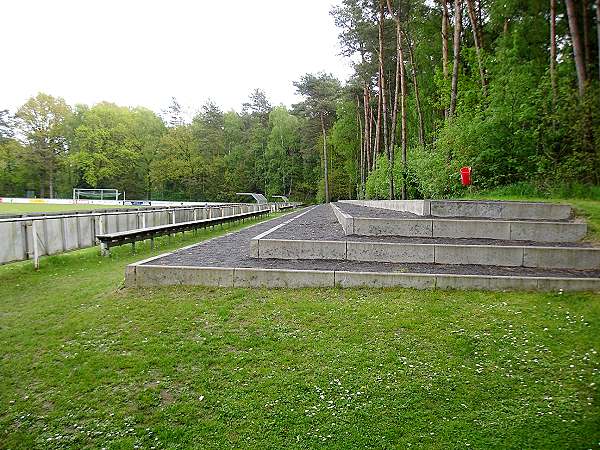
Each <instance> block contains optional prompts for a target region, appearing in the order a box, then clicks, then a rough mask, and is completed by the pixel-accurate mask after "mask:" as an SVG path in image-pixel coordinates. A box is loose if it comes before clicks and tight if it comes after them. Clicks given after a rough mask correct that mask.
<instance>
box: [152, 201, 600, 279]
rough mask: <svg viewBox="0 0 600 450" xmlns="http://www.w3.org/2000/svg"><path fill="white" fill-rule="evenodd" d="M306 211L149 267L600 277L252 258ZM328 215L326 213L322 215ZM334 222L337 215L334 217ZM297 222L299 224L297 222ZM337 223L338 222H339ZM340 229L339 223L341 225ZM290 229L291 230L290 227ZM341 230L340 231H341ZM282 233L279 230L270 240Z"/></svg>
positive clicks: (592, 273)
mask: <svg viewBox="0 0 600 450" xmlns="http://www.w3.org/2000/svg"><path fill="white" fill-rule="evenodd" d="M324 210H325V211H326V210H331V208H330V207H329V206H327V205H321V206H318V207H317V208H315V209H314V210H312V211H310V212H309V213H307V214H306V215H304V216H303V217H302V218H300V219H297V220H295V221H293V222H291V223H290V224H289V225H287V226H284V227H282V228H287V227H292V225H293V224H294V225H293V227H294V229H302V226H301V225H299V223H301V221H302V219H304V218H309V217H318V215H319V214H318V213H319V211H321V212H323V211H324ZM302 212H303V211H298V212H294V213H292V214H289V215H286V216H282V217H278V218H276V219H273V220H270V221H267V222H263V223H260V224H258V225H254V226H252V227H249V228H245V229H243V230H241V231H237V232H234V233H230V234H227V235H225V236H221V237H218V238H215V239H211V240H209V241H205V242H202V243H200V244H197V245H195V246H193V247H190V248H187V249H181V250H177V251H175V252H173V253H171V254H169V255H167V256H164V257H162V258H158V259H155V260H152V261H150V262H149V263H147V264H151V265H163V266H195V267H249V268H266V269H304V270H340V271H341V270H344V271H353V272H392V273H393V272H405V273H446V274H471V275H505V276H532V277H546V276H552V277H574V278H590V277H594V278H596V277H600V270H594V271H584V270H555V269H547V270H540V269H528V268H524V267H512V268H511V267H493V266H478V265H463V266H459V265H442V264H392V263H377V262H359V261H337V260H279V259H260V260H259V259H255V258H251V257H250V255H249V249H250V240H251V239H252V238H253V237H254V236H257V235H258V234H260V233H262V232H264V231H267V230H269V229H270V228H272V227H274V226H275V225H278V224H281V223H283V222H285V221H286V220H288V219H290V218H292V217H294V216H297V215H298V214H301V213H302ZM322 215H323V216H326V215H325V214H322ZM334 219H335V216H334ZM328 221H329V223H330V224H331V218H329V219H327V218H325V219H324V220H323V221H321V222H320V223H321V225H322V224H323V223H327V222H328ZM296 222H297V223H296ZM336 223H337V221H336ZM338 226H339V224H338ZM290 229H291V228H290ZM340 230H341V228H340ZM276 233H279V230H278V231H277V232H275V233H272V234H270V235H269V236H268V237H269V238H271V237H272V235H275V234H276Z"/></svg>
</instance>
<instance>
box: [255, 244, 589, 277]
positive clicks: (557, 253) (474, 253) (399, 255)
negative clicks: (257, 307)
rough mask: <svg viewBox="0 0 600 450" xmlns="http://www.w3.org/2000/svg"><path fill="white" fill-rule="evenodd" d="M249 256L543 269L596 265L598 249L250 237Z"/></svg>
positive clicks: (584, 268)
mask: <svg viewBox="0 0 600 450" xmlns="http://www.w3.org/2000/svg"><path fill="white" fill-rule="evenodd" d="M250 256H252V257H254V258H261V259H287V260H290V259H291V260H295V259H317V260H318V259H332V260H350V261H365V262H388V263H425V264H434V263H435V264H455V265H460V264H477V265H485V266H503V267H532V268H544V269H576V270H595V269H599V268H600V249H588V248H556V247H554V248H553V247H517V246H515V247H509V246H505V247H501V246H475V245H473V246H468V245H467V246H465V245H446V244H395V243H380V242H345V241H302V240H297V241H294V240H278V239H261V240H260V241H259V240H254V241H253V243H252V244H251V252H250Z"/></svg>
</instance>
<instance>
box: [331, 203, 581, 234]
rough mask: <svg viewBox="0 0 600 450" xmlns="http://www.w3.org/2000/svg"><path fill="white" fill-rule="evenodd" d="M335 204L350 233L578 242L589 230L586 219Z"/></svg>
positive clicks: (338, 214) (346, 231) (336, 214)
mask: <svg viewBox="0 0 600 450" xmlns="http://www.w3.org/2000/svg"><path fill="white" fill-rule="evenodd" d="M331 207H332V208H333V211H334V213H335V216H336V217H337V219H338V222H339V223H340V225H341V226H342V229H343V230H344V233H345V234H346V235H359V236H407V237H441V238H480V239H498V240H504V241H515V240H517V241H534V242H577V241H579V240H581V239H583V238H584V237H585V235H586V233H587V225H586V224H585V223H583V222H549V221H526V220H519V221H517V220H512V221H511V220H490V219H484V220H478V219H442V218H425V217H423V218H393V217H356V216H353V215H350V214H349V213H347V212H344V211H342V210H341V209H340V208H339V207H337V206H336V205H335V204H333V203H332V204H331Z"/></svg>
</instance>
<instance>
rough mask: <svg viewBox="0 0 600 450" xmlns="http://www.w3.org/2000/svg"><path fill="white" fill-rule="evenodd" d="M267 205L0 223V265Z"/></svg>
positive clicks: (193, 208)
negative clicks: (112, 235)
mask: <svg viewBox="0 0 600 450" xmlns="http://www.w3.org/2000/svg"><path fill="white" fill-rule="evenodd" d="M270 208H271V206H270V205H258V204H229V205H221V206H203V207H183V208H169V209H157V210H154V209H153V210H136V211H127V210H125V211H114V212H94V213H87V214H62V215H48V216H39V217H21V218H9V219H0V264H5V263H9V262H14V261H24V260H27V259H34V257H39V256H43V255H55V254H58V253H63V252H67V251H71V250H77V249H81V248H87V247H93V246H94V245H96V236H97V235H99V234H107V233H117V232H120V231H128V230H134V229H139V228H146V227H154V226H159V225H167V224H176V223H181V222H190V221H192V220H201V219H210V218H215V217H228V216H232V215H235V214H241V213H245V212H254V211H262V210H269V209H270Z"/></svg>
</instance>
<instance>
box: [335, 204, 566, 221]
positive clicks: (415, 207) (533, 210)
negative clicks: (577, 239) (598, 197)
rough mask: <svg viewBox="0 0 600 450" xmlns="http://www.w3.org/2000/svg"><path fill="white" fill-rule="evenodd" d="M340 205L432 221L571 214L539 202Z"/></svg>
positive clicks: (559, 206)
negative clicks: (404, 214)
mask: <svg viewBox="0 0 600 450" xmlns="http://www.w3.org/2000/svg"><path fill="white" fill-rule="evenodd" d="M340 202H341V203H349V204H354V205H360V206H368V207H373V208H383V209H390V210H394V211H403V212H410V213H412V214H417V215H420V216H429V215H431V216H435V217H479V218H488V219H509V220H510V219H524V220H527V219H531V220H566V219H569V218H570V217H571V216H572V214H573V211H572V208H571V206H569V205H562V204H554V203H543V202H512V201H482V200H477V201H476V200H340Z"/></svg>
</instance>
